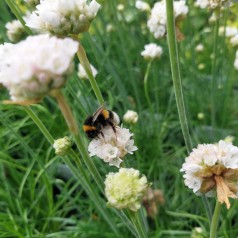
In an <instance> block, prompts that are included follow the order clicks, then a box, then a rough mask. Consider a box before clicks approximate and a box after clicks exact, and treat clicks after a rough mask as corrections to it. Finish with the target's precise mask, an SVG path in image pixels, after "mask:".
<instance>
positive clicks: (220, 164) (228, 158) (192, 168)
mask: <svg viewBox="0 0 238 238" xmlns="http://www.w3.org/2000/svg"><path fill="white" fill-rule="evenodd" d="M181 171H182V172H184V173H185V174H184V176H183V177H184V182H185V185H186V186H188V187H189V188H190V189H192V190H193V192H194V193H196V194H197V195H200V194H201V193H203V194H205V195H206V196H215V195H217V198H218V201H219V202H221V203H226V206H227V208H229V207H230V203H229V199H228V198H229V197H231V198H237V192H238V148H237V147H236V146H233V145H232V144H231V143H229V142H225V141H223V140H220V141H219V142H218V144H201V145H198V147H197V148H196V149H193V151H192V152H191V153H190V155H189V156H188V157H187V158H186V159H185V163H184V164H183V166H182V169H181Z"/></svg>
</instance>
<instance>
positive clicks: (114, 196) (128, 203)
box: [105, 168, 149, 211]
mask: <svg viewBox="0 0 238 238" xmlns="http://www.w3.org/2000/svg"><path fill="white" fill-rule="evenodd" d="M148 186H149V185H148V182H147V179H146V177H145V176H144V175H143V176H142V177H140V172H139V171H138V170H135V169H133V168H130V169H126V168H121V169H119V172H117V173H109V174H108V175H107V177H106V180H105V194H106V197H107V199H108V205H109V206H111V207H115V208H117V209H124V208H129V209H130V210H132V211H137V210H138V209H140V207H141V200H142V198H143V196H144V194H145V192H146V190H147V188H148Z"/></svg>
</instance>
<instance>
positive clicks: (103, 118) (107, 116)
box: [83, 106, 120, 140]
mask: <svg viewBox="0 0 238 238" xmlns="http://www.w3.org/2000/svg"><path fill="white" fill-rule="evenodd" d="M119 122H120V120H119V117H118V115H117V114H116V113H115V112H113V111H110V110H107V109H106V108H105V107H104V106H101V107H99V108H98V109H97V111H96V112H94V114H93V115H90V116H88V117H87V118H86V120H85V121H84V124H83V130H84V132H85V133H86V135H87V137H88V138H89V139H90V140H92V139H94V138H97V137H98V136H99V135H100V134H101V135H102V136H104V135H103V132H102V129H103V128H104V127H106V126H111V127H112V129H113V131H114V132H116V130H115V127H116V126H117V125H118V124H119Z"/></svg>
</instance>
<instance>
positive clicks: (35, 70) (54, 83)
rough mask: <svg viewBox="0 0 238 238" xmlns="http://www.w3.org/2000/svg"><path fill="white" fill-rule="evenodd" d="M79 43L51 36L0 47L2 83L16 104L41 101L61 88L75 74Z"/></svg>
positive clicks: (40, 36) (28, 39) (31, 38)
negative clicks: (75, 58)
mask: <svg viewBox="0 0 238 238" xmlns="http://www.w3.org/2000/svg"><path fill="white" fill-rule="evenodd" d="M77 49H78V43H77V42H75V41H73V40H72V39H70V38H65V39H58V38H56V37H51V36H49V35H37V36H29V37H28V38H27V39H26V40H24V41H21V42H19V43H18V44H15V45H14V44H4V45H0V56H1V57H0V83H2V84H3V85H4V86H5V87H6V88H7V89H8V90H9V93H10V96H11V99H12V100H13V101H27V100H40V99H41V98H42V97H44V96H45V95H46V94H48V93H49V92H50V91H51V90H53V89H57V88H60V87H62V86H63V85H64V83H65V81H66V78H67V77H66V76H67V75H68V74H69V73H70V72H71V71H72V67H73V58H74V54H75V53H76V52H77Z"/></svg>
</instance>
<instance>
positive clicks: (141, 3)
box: [135, 0, 150, 12]
mask: <svg viewBox="0 0 238 238" xmlns="http://www.w3.org/2000/svg"><path fill="white" fill-rule="evenodd" d="M135 6H136V8H137V9H138V10H140V11H142V12H143V11H150V5H149V4H148V3H147V2H144V1H141V0H137V1H136V4H135Z"/></svg>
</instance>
